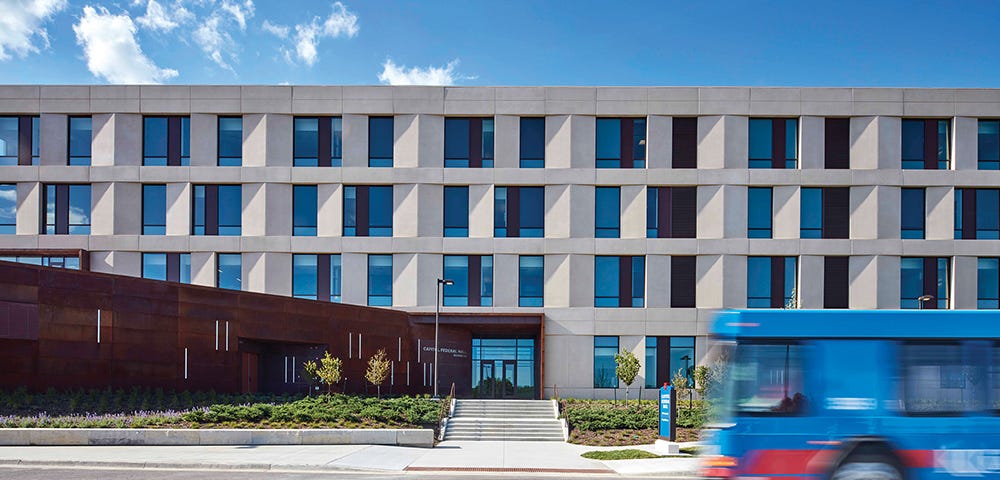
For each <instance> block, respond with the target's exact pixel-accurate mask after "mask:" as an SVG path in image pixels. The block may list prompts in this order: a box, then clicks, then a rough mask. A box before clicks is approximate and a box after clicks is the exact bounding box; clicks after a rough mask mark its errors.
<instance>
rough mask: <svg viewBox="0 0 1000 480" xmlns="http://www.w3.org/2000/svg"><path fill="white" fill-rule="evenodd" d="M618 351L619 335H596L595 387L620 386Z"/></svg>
mask: <svg viewBox="0 0 1000 480" xmlns="http://www.w3.org/2000/svg"><path fill="white" fill-rule="evenodd" d="M617 353H618V337H596V336H595V337H594V388H618V377H617V376H616V375H615V366H616V363H615V355H616V354H617Z"/></svg>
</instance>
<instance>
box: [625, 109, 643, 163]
mask: <svg viewBox="0 0 1000 480" xmlns="http://www.w3.org/2000/svg"><path fill="white" fill-rule="evenodd" d="M628 121H631V122H632V168H646V119H645V118H634V119H631V120H628Z"/></svg>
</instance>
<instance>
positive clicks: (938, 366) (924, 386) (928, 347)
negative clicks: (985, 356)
mask: <svg viewBox="0 0 1000 480" xmlns="http://www.w3.org/2000/svg"><path fill="white" fill-rule="evenodd" d="M994 358H995V354H994ZM985 383H986V372H985V369H984V368H982V367H980V366H976V365H970V364H967V362H966V361H965V360H963V356H962V346H961V345H960V344H957V343H955V344H927V343H910V344H905V345H903V405H904V407H905V410H906V413H907V414H910V415H933V416H943V415H957V414H959V413H961V412H964V411H975V410H980V409H981V407H982V397H983V395H982V393H983V386H984V385H985Z"/></svg>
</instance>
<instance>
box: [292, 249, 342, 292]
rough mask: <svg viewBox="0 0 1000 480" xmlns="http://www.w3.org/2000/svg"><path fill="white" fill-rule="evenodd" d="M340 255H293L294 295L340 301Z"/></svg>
mask: <svg viewBox="0 0 1000 480" xmlns="http://www.w3.org/2000/svg"><path fill="white" fill-rule="evenodd" d="M340 276H341V269H340V255H339V254H336V255H329V254H319V255H313V254H295V255H292V296H293V297H295V298H305V299H309V300H319V301H322V302H340V286H341V279H340Z"/></svg>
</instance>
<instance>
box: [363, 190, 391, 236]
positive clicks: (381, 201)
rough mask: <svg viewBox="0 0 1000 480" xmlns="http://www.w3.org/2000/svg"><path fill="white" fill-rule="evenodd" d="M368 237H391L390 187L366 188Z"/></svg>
mask: <svg viewBox="0 0 1000 480" xmlns="http://www.w3.org/2000/svg"><path fill="white" fill-rule="evenodd" d="M368 202H369V205H368V215H369V222H368V236H370V237H391V236H392V186H391V185H379V186H372V187H368Z"/></svg>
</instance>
